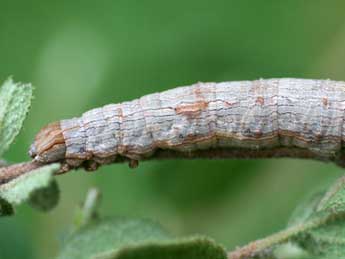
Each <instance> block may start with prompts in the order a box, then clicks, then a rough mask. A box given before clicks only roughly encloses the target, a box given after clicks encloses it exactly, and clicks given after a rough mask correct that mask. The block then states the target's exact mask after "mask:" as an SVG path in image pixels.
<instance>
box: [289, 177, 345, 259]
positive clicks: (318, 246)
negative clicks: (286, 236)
mask: <svg viewBox="0 0 345 259" xmlns="http://www.w3.org/2000/svg"><path fill="white" fill-rule="evenodd" d="M303 207H304V211H303V209H302V207H300V208H299V209H297V211H299V212H298V213H295V215H294V218H293V219H292V222H294V224H297V223H298V224H300V225H301V228H302V229H303V228H304V227H305V226H306V225H308V224H310V222H314V223H313V224H312V225H313V226H312V227H307V228H306V229H305V231H301V233H299V234H298V235H297V236H295V237H294V238H293V239H294V240H295V241H296V242H298V243H299V245H300V246H301V247H303V248H305V249H306V250H307V251H308V252H309V253H310V254H312V255H313V257H312V258H316V259H321V258H324V259H326V258H329V259H331V258H345V178H344V177H342V178H340V179H338V180H337V181H336V183H335V184H334V185H332V186H331V187H330V188H329V190H328V191H327V192H325V193H324V194H323V196H321V195H320V193H318V194H316V196H314V197H313V198H311V199H309V204H306V203H304V205H303ZM310 226H311V225H310Z"/></svg>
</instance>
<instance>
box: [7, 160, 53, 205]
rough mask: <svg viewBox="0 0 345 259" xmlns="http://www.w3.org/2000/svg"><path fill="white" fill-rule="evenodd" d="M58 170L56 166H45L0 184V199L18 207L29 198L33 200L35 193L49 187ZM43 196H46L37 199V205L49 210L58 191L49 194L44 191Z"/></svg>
mask: <svg viewBox="0 0 345 259" xmlns="http://www.w3.org/2000/svg"><path fill="white" fill-rule="evenodd" d="M58 169H59V165H58V164H51V165H47V166H44V167H41V168H39V169H35V170H32V171H30V172H27V173H25V174H23V175H21V176H19V177H17V178H15V179H14V180H12V181H10V182H8V183H6V184H2V185H0V198H1V199H3V200H5V201H6V202H7V203H9V204H12V205H19V204H21V203H22V202H24V201H27V200H28V199H29V198H30V197H31V198H34V197H35V196H36V195H37V194H35V192H40V191H41V190H42V189H45V188H47V187H49V186H51V184H52V182H53V173H54V172H56V171H57V170H58ZM53 187H54V186H53ZM55 190H56V188H55ZM45 194H46V196H45V197H44V198H43V199H42V198H40V199H39V203H40V204H41V207H44V208H47V207H49V208H51V207H52V203H53V204H56V200H57V197H56V196H58V191H54V190H53V189H51V190H50V191H49V192H47V191H45ZM34 200H35V199H34ZM36 201H37V199H36ZM52 201H53V202H52ZM47 204H50V205H47Z"/></svg>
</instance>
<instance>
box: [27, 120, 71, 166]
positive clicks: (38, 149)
mask: <svg viewBox="0 0 345 259" xmlns="http://www.w3.org/2000/svg"><path fill="white" fill-rule="evenodd" d="M65 153H66V145H65V139H64V137H63V134H62V130H61V127H60V122H58V121H57V122H53V123H50V124H48V125H47V126H45V127H44V128H42V129H41V130H40V131H39V132H38V134H37V135H36V137H35V141H34V143H32V145H31V146H30V150H29V155H30V156H31V157H32V158H33V159H35V160H36V161H38V162H41V163H51V162H56V161H62V160H63V159H64V157H65Z"/></svg>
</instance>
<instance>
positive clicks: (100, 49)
mask: <svg viewBox="0 0 345 259" xmlns="http://www.w3.org/2000/svg"><path fill="white" fill-rule="evenodd" d="M344 10H345V2H344V1H316V0H309V1H299V0H289V1H276V0H267V1H263V0H261V1H249V0H241V1H240V0H239V1H201V0H192V1H89V0H87V1H67V0H60V1H43V0H28V1H13V0H11V1H10V0H0V80H1V81H4V80H5V79H6V78H7V77H8V76H9V75H13V76H14V79H15V80H16V81H23V82H32V83H33V84H34V86H35V99H34V100H33V106H32V109H31V112H30V113H29V116H28V118H27V120H26V122H25V125H24V129H23V131H22V132H21V134H20V136H19V137H18V138H17V140H16V143H15V144H14V145H13V146H12V148H11V149H10V151H9V152H8V153H7V154H6V159H8V160H10V161H12V162H18V161H23V160H28V156H27V149H28V147H29V145H30V143H31V141H32V140H33V138H34V135H35V133H36V132H37V131H38V130H39V129H40V128H41V127H42V126H43V125H44V124H46V123H48V122H50V121H54V120H59V119H63V118H69V117H73V116H79V115H80V114H81V113H82V112H84V111H86V110H88V109H90V108H94V107H98V106H101V105H105V104H108V103H116V102H120V101H124V100H129V99H132V98H136V97H139V96H141V95H144V94H148V93H152V92H155V91H162V90H166V89H169V88H172V87H175V86H179V85H189V84H192V83H194V82H196V81H227V80H229V81H230V80H244V79H246V80H247V79H248V80H249V79H257V78H270V77H301V78H323V79H324V78H331V79H334V80H344V79H345V66H344V60H345V16H344ZM341 174H342V170H341V169H340V168H338V167H336V166H334V165H332V164H322V163H320V162H314V161H302V160H291V159H281V160H262V161H253V160H251V161H230V160H229V161H207V160H204V161H201V160H195V161H159V162H158V161H152V162H145V163H142V164H141V165H140V166H139V167H138V168H137V169H135V170H130V169H128V166H127V165H125V164H119V165H112V166H105V167H103V168H101V169H100V170H98V171H97V172H96V173H84V172H83V171H76V172H72V173H70V174H67V175H64V176H61V177H58V181H59V184H60V189H61V202H60V204H59V206H58V207H57V208H56V209H54V210H53V211H52V212H50V213H48V214H43V213H40V212H37V211H34V210H33V209H31V208H29V207H28V206H21V207H19V208H18V210H17V215H16V216H15V217H12V218H6V219H1V220H0V258H50V257H53V256H54V255H56V253H57V251H58V249H59V245H60V240H61V239H62V238H63V236H64V234H65V233H66V232H67V231H68V226H69V224H71V221H72V216H73V212H74V208H75V206H76V205H77V204H78V203H79V202H81V201H82V200H83V197H84V196H85V193H86V191H87V189H88V188H89V187H91V186H97V187H99V188H100V189H101V190H102V192H103V203H102V209H101V211H102V214H103V215H128V216H144V217H148V218H153V219H156V220H158V221H160V222H161V223H162V224H163V225H164V226H166V227H167V228H168V229H169V230H171V231H172V232H173V233H175V234H177V235H189V234H194V233H202V234H206V235H209V236H211V237H213V238H214V239H215V240H216V241H218V242H220V243H223V244H224V245H225V246H226V247H227V248H229V249H231V248H234V247H235V246H237V245H242V244H245V243H246V242H248V241H250V240H253V239H257V238H260V237H264V236H265V235H268V234H270V233H272V232H275V231H278V230H279V229H281V228H283V227H284V226H285V224H286V222H287V220H288V218H289V215H290V214H291V212H292V211H293V209H294V207H295V206H296V205H297V204H298V203H299V201H301V199H302V198H303V197H304V196H305V195H306V194H308V193H309V192H311V191H312V190H313V189H315V188H317V187H319V186H320V185H322V184H325V183H329V182H330V181H332V180H334V179H335V178H336V177H338V176H339V175H341Z"/></svg>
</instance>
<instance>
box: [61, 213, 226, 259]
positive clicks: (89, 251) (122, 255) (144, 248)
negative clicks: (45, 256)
mask: <svg viewBox="0 0 345 259" xmlns="http://www.w3.org/2000/svg"><path fill="white" fill-rule="evenodd" d="M58 258H59V259H72V258H73V259H74V258H75V259H78V258H99V259H130V258H133V259H134V258H138V259H139V258H142V259H145V258H152V259H155V258H157V259H158V258H159V259H165V258H166V259H175V258H176V259H226V252H225V251H224V250H223V249H222V247H220V246H218V245H216V244H215V243H214V242H213V241H211V240H208V239H207V238H203V237H190V238H181V239H177V238H173V237H172V236H171V235H170V234H169V233H168V232H167V231H166V230H164V229H163V228H162V227H161V226H160V225H159V224H157V223H155V222H152V221H150V220H144V219H129V218H113V219H110V218H109V219H103V220H99V221H97V222H95V223H92V224H89V225H87V226H85V227H83V228H81V229H80V230H78V231H77V232H75V233H74V234H72V236H70V237H69V238H67V240H66V241H65V247H64V248H63V249H62V251H61V253H60V255H59V256H58Z"/></svg>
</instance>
